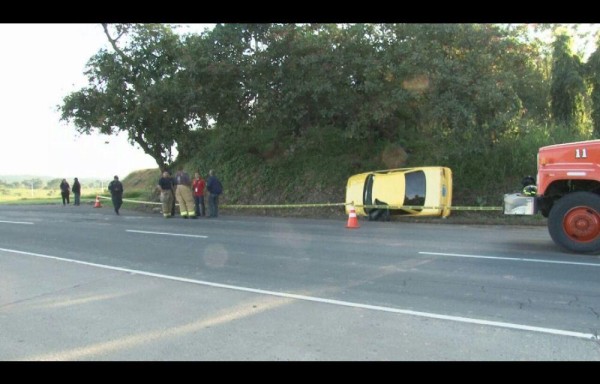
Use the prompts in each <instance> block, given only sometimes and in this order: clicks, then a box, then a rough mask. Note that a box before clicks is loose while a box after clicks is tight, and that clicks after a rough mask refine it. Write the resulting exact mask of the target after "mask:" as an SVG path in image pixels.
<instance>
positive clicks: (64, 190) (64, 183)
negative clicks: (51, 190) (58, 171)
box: [60, 179, 71, 205]
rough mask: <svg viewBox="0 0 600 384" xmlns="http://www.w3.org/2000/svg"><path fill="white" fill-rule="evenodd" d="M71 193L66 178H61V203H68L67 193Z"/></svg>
mask: <svg viewBox="0 0 600 384" xmlns="http://www.w3.org/2000/svg"><path fill="white" fill-rule="evenodd" d="M70 194H71V186H70V185H69V183H68V182H67V179H62V181H61V182H60V196H61V197H62V203H63V205H69V195H70Z"/></svg>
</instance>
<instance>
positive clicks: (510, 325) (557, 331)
mask: <svg viewBox="0 0 600 384" xmlns="http://www.w3.org/2000/svg"><path fill="white" fill-rule="evenodd" d="M0 251H3V252H9V253H17V254H21V255H28V256H36V257H42V258H46V259H53V260H59V261H66V262H70V263H75V264H82V265H88V266H91V267H97V268H103V269H109V270H113V271H121V272H127V273H131V274H136V275H142V276H151V277H157V278H160V279H166V280H172V281H179V282H184V283H192V284H198V285H204V286H209V287H215V288H225V289H231V290H234V291H242V292H250V293H257V294H262V295H270V296H277V297H285V298H291V299H297V300H303V301H311V302H317V303H325V304H333V305H340V306H344V307H352V308H361V309H370V310H374V311H380V312H391V313H399V314H403V315H412V316H418V317H426V318H430V319H439V320H448V321H455V322H458V323H467V324H476V325H489V326H492V327H499V328H508V329H516V330H521V331H532V332H538V333H547V334H551V335H558V336H569V337H576V338H580V339H589V340H598V339H599V337H598V336H597V335H594V334H591V333H583V332H573V331H566V330H562V329H554V328H544V327H534V326H530V325H523V324H514V323H505V322H501V321H489V320H480V319H473V318H468V317H461V316H450V315H441V314H437V313H429V312H419V311H412V310H408V309H398V308H391V307H382V306H378V305H369V304H361V303H353V302H349V301H341V300H333V299H325V298H320V297H312V296H305V295H296V294H293V293H285V292H276V291H267V290H264V289H256V288H247V287H240V286H236V285H229V284H220V283H212V282H210V281H202V280H194V279H187V278H183V277H177V276H169V275H163V274H159V273H152V272H145V271H140V270H136V269H128V268H121V267H114V266H110V265H104V264H96V263H89V262H87V261H79V260H72V259H65V258H62V257H56V256H49V255H43V254H40V253H33V252H24V251H17V250H14V249H5V248H0Z"/></svg>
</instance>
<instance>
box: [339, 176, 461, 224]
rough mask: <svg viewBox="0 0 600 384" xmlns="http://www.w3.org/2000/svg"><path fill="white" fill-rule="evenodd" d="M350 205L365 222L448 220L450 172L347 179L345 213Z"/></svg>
mask: <svg viewBox="0 0 600 384" xmlns="http://www.w3.org/2000/svg"><path fill="white" fill-rule="evenodd" d="M351 205H352V206H353V207H354V208H355V210H356V214H357V215H358V216H368V217H369V220H377V219H379V218H380V217H383V218H384V219H389V217H390V216H441V217H448V216H449V215H450V209H451V206H452V170H451V169H450V168H448V167H415V168H398V169H388V170H382V171H372V172H365V173H360V174H358V175H354V176H351V177H350V178H349V179H348V184H347V185H346V213H347V214H348V213H349V212H350V206H351Z"/></svg>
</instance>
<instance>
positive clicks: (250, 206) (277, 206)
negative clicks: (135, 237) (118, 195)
mask: <svg viewBox="0 0 600 384" xmlns="http://www.w3.org/2000/svg"><path fill="white" fill-rule="evenodd" d="M99 197H100V198H101V199H107V200H110V197H105V196H99ZM123 201H127V202H130V203H139V204H154V205H161V204H162V203H160V202H153V201H140V200H131V199H123ZM176 205H178V204H177V203H176ZM346 205H354V207H361V208H368V209H377V208H379V209H410V210H423V209H445V208H448V209H450V210H452V211H502V210H503V209H504V208H503V207H482V206H432V207H428V206H421V205H361V204H350V203H322V204H237V205H231V204H219V208H231V209H289V208H322V207H343V206H346Z"/></svg>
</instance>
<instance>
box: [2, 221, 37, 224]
mask: <svg viewBox="0 0 600 384" xmlns="http://www.w3.org/2000/svg"><path fill="white" fill-rule="evenodd" d="M0 223H8V224H33V223H30V222H29V221H4V220H0Z"/></svg>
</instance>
